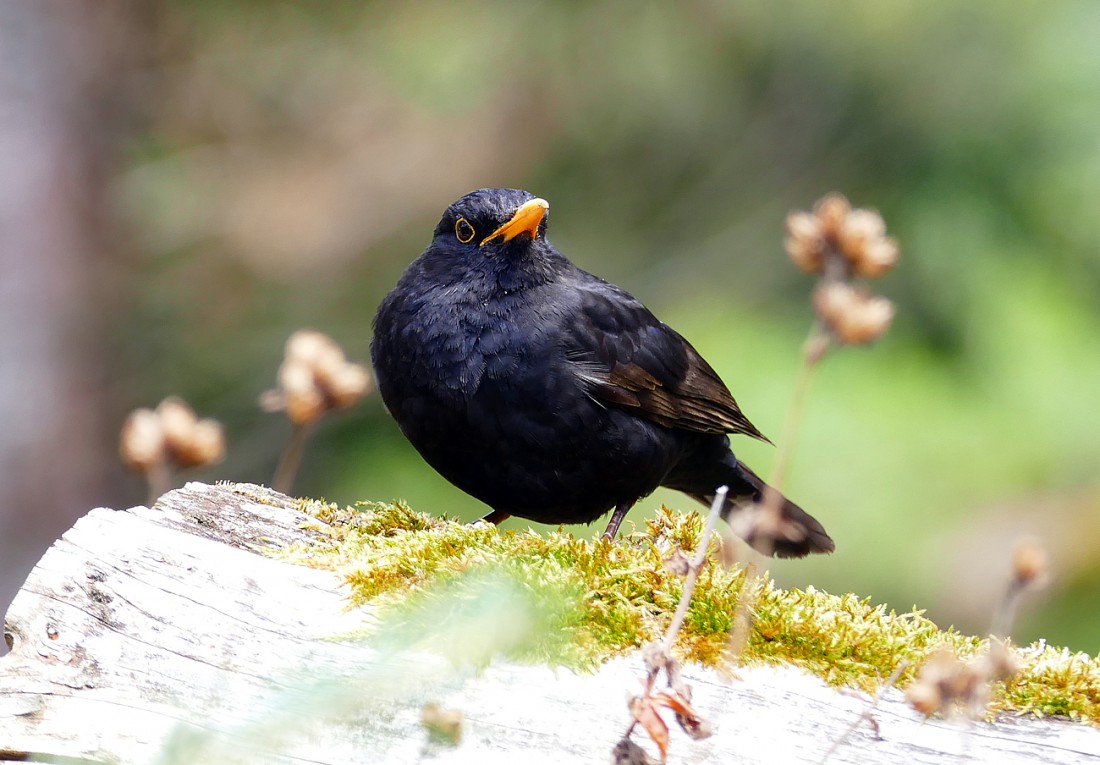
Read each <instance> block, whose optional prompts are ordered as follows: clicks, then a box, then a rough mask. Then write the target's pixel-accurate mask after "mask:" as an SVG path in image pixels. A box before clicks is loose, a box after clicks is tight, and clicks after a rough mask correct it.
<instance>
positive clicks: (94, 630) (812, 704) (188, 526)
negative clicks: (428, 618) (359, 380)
mask: <svg viewBox="0 0 1100 765" xmlns="http://www.w3.org/2000/svg"><path fill="white" fill-rule="evenodd" d="M308 521H309V519H307V517H306V516H304V515H302V514H301V513H299V512H297V511H296V510H295V509H294V506H293V503H292V502H291V501H290V500H288V499H287V498H285V497H282V496H281V495H278V494H274V493H272V492H269V491H267V490H265V489H261V488H259V487H255V486H244V485H236V486H216V487H212V486H205V485H202V484H189V485H188V486H187V487H185V488H184V489H181V490H179V491H175V492H171V493H170V494H168V495H166V496H165V497H164V498H163V499H162V500H161V501H160V502H159V503H158V504H157V506H156V507H155V508H154V509H152V510H150V509H146V508H140V507H139V508H134V509H132V510H128V511H115V510H107V509H102V508H101V509H96V510H93V511H92V512H90V513H89V514H88V515H87V516H85V517H84V518H82V519H81V520H80V521H79V522H78V523H77V524H76V526H74V527H73V529H71V530H70V531H69V532H68V533H66V534H65V535H64V536H63V537H62V538H61V539H60V540H58V541H57V542H56V543H55V544H54V546H53V547H52V548H51V549H50V550H49V552H47V554H46V555H45V557H43V558H42V561H41V562H40V563H39V564H38V566H37V567H36V568H35V569H34V571H33V573H32V574H31V575H30V577H29V579H28V580H27V582H26V584H25V585H24V587H23V589H22V590H21V591H20V593H19V595H18V597H17V598H16V600H15V602H14V603H13V605H12V607H11V609H10V611H9V612H8V615H7V618H6V621H5V633H6V635H8V636H9V641H10V642H11V644H12V652H11V654H10V655H8V656H7V657H3V658H0V761H4V760H26V759H31V758H38V759H42V758H45V757H46V756H54V757H57V758H61V759H60V761H62V762H68V763H97V762H108V763H116V762H117V763H150V762H161V763H188V764H189V765H190V764H191V763H204V762H209V763H215V762H216V763H232V762H272V763H341V764H342V763H359V762H363V763H372V762H377V763H404V762H419V761H421V760H429V759H430V760H431V762H433V763H444V764H446V763H465V762H478V763H497V762H499V763H509V765H511V764H512V763H515V762H524V763H555V764H557V763H562V762H606V761H608V757H609V754H610V751H611V748H612V746H613V745H614V743H615V741H616V740H617V739H618V737H619V736H620V735H621V733H622V731H623V730H624V728H625V725H626V721H627V720H626V704H625V697H626V694H627V693H628V692H635V691H636V690H637V689H638V688H639V684H638V680H639V677H640V676H641V675H642V674H643V670H642V667H641V660H640V658H632V659H620V660H616V661H612V662H610V663H608V664H607V665H605V666H604V667H603V669H601V670H600V672H598V673H596V674H591V675H576V674H574V673H571V672H568V671H564V670H557V671H552V670H550V669H547V668H541V667H522V666H515V665H511V664H507V663H494V664H493V665H492V666H491V667H489V668H488V669H487V670H485V671H483V672H481V673H475V672H473V671H471V670H468V669H463V668H456V667H454V666H452V665H451V664H450V663H448V662H447V661H445V660H443V659H441V658H438V657H432V656H426V655H423V654H398V655H392V654H380V653H378V652H376V651H374V650H371V649H369V648H367V647H365V646H364V645H363V644H362V643H361V642H357V641H356V640H355V639H354V638H353V637H351V635H352V633H354V632H356V631H357V630H361V629H362V628H364V627H369V625H370V624H371V616H370V614H369V612H367V611H364V610H348V609H347V608H346V602H345V593H344V591H343V590H342V588H341V584H340V582H339V579H338V577H337V576H336V575H334V574H332V573H329V572H325V571H318V570H312V569H309V568H305V567H302V566H296V565H292V564H289V563H286V562H283V561H280V560H277V559H274V558H271V557H266V556H265V555H263V554H262V553H263V551H264V550H267V549H271V548H278V547H281V546H284V545H286V544H288V543H290V542H292V541H296V540H303V539H307V538H309V536H310V534H314V533H318V532H316V531H310V530H309V528H310V526H311V525H312V526H313V527H315V526H316V524H315V523H314V524H310V523H309V522H308ZM686 675H687V677H688V679H689V682H690V683H691V684H692V685H693V686H694V688H695V699H694V703H695V706H696V708H697V709H698V710H699V711H700V712H701V713H702V714H704V715H706V716H707V717H708V719H710V720H711V721H712V722H713V723H715V725H716V729H717V730H716V733H715V735H714V736H713V737H712V738H710V739H706V740H703V741H691V740H689V739H688V738H687V737H686V736H684V735H681V734H680V733H679V731H674V732H673V737H672V743H671V750H670V762H675V763H703V762H730V763H775V762H791V763H813V762H817V761H818V760H820V758H821V756H822V754H823V753H824V752H825V750H826V749H827V748H828V747H829V745H830V743H831V742H832V741H833V740H834V739H835V738H837V737H838V736H840V735H841V732H842V731H843V730H844V729H845V728H847V726H848V725H849V724H850V723H851V721H852V720H853V719H855V717H856V716H858V715H859V713H860V712H861V711H862V710H863V709H864V708H866V704H867V701H866V700H865V699H860V698H858V697H856V696H854V695H851V694H843V693H838V692H837V691H836V690H834V689H831V688H828V687H826V686H825V685H824V684H823V683H821V682H820V681H819V680H817V679H816V678H812V677H810V676H807V675H805V674H803V673H801V672H799V671H797V670H794V669H781V670H777V669H769V668H756V669H749V670H747V671H745V672H744V673H743V679H742V680H740V681H738V682H735V683H729V682H726V681H724V680H723V679H721V678H720V677H719V676H718V675H717V674H716V673H714V672H712V671H710V670H707V669H703V668H699V667H688V668H687V670H686ZM426 702H437V703H439V704H440V705H441V706H443V707H444V708H448V709H455V710H459V711H461V712H462V713H463V715H464V717H465V722H464V734H463V738H462V741H461V743H460V744H459V745H458V746H457V747H448V746H444V745H441V744H438V743H432V742H429V741H428V738H427V734H426V732H425V731H424V729H423V728H422V726H421V723H420V714H421V708H422V706H423V704H425V703H426ZM874 716H875V719H876V720H877V722H878V724H879V731H880V733H879V734H878V735H876V733H875V732H874V731H873V730H872V729H871V727H870V726H868V725H863V726H860V727H859V728H858V729H857V730H856V731H855V732H854V733H853V734H852V735H851V736H850V737H849V740H848V741H847V742H846V743H845V744H844V745H843V746H842V747H840V749H839V750H838V751H837V752H836V753H835V754H834V755H833V756H832V757H831V759H830V762H833V763H896V762H907V763H911V765H919V764H920V763H944V762H956V761H958V757H959V756H960V755H963V754H965V756H966V757H968V758H969V760H968V761H969V762H975V763H978V762H980V763H997V764H998V765H1001V764H1004V763H1007V764H1009V765H1011V764H1013V763H1020V764H1021V765H1023V763H1032V762H1047V763H1082V762H1100V731H1097V730H1096V729H1095V728H1093V727H1091V726H1088V725H1084V724H1072V723H1068V722H1064V721H1052V720H1043V721H1040V720H1033V719H1002V720H999V721H998V722H996V723H995V724H986V723H973V724H969V725H966V726H964V725H961V724H956V723H949V722H942V721H936V720H933V721H929V722H924V721H923V720H922V719H921V718H920V717H919V716H918V715H917V714H916V713H914V712H913V711H912V710H910V709H909V708H908V707H907V706H906V705H905V703H904V702H903V701H902V700H901V697H900V694H899V693H897V692H896V691H892V692H889V693H887V694H886V697H885V698H884V699H883V700H882V701H881V702H880V704H879V707H878V709H877V710H876V711H875V713H874Z"/></svg>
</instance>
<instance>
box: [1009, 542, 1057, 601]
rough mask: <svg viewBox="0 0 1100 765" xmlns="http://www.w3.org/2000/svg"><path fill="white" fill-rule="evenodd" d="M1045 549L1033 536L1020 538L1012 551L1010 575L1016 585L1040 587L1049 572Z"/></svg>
mask: <svg viewBox="0 0 1100 765" xmlns="http://www.w3.org/2000/svg"><path fill="white" fill-rule="evenodd" d="M1049 565H1050V564H1049V561H1048V560H1047V553H1046V550H1045V549H1043V546H1042V545H1041V544H1040V543H1039V540H1037V539H1033V538H1027V539H1021V540H1020V541H1019V542H1017V543H1016V548H1015V549H1014V550H1013V551H1012V577H1013V580H1014V583H1015V584H1016V586H1018V587H1020V588H1021V589H1023V588H1031V587H1041V586H1043V584H1044V583H1045V582H1046V579H1047V577H1048V572H1049Z"/></svg>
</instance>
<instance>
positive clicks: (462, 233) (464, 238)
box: [455, 218, 474, 244]
mask: <svg viewBox="0 0 1100 765" xmlns="http://www.w3.org/2000/svg"><path fill="white" fill-rule="evenodd" d="M455 236H457V237H458V241H460V242H462V243H463V244H466V243H467V242H469V241H470V240H471V239H473V238H474V227H473V226H471V225H470V221H468V220H466V219H465V218H459V219H458V221H457V222H456V223H455Z"/></svg>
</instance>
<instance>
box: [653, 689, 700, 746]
mask: <svg viewBox="0 0 1100 765" xmlns="http://www.w3.org/2000/svg"><path fill="white" fill-rule="evenodd" d="M654 700H655V701H656V702H657V703H659V704H663V705H664V706H666V707H668V708H669V709H671V710H672V711H673V712H674V713H675V714H676V722H678V723H679V724H680V727H681V728H683V729H684V732H685V733H687V734H688V735H689V736H691V737H692V738H694V739H697V740H698V739H701V738H708V737H709V736H710V735H711V734H713V733H714V726H712V725H711V724H710V723H709V722H707V721H706V720H704V719H703V718H702V717H700V716H699V713H698V712H696V711H695V707H693V706H692V705H691V701H690V699H686V698H684V697H683V696H681V695H680V694H678V693H676V692H675V691H661V692H660V693H658V694H657V695H656V696H655V697H654Z"/></svg>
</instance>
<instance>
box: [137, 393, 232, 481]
mask: <svg viewBox="0 0 1100 765" xmlns="http://www.w3.org/2000/svg"><path fill="white" fill-rule="evenodd" d="M119 454H120V456H121V457H122V462H123V464H125V465H126V466H127V467H130V468H133V469H135V470H139V471H141V472H143V473H146V474H149V473H151V472H152V471H154V470H160V469H162V468H167V467H178V468H189V467H199V466H202V465H211V464H213V463H215V462H220V461H221V460H222V458H224V457H225V432H224V430H223V429H222V426H221V423H219V422H218V421H217V420H210V419H205V420H200V419H199V418H198V417H197V416H195V411H194V410H193V409H192V408H191V407H190V406H188V405H187V403H186V402H185V401H184V400H183V399H181V398H179V397H177V396H169V397H168V398H166V399H164V400H163V401H161V402H160V404H158V405H157V408H156V411H154V410H152V409H136V410H134V411H133V412H131V413H130V416H129V417H127V418H126V422H125V424H123V426H122V436H121V438H120V444H119ZM165 488H167V487H165Z"/></svg>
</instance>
